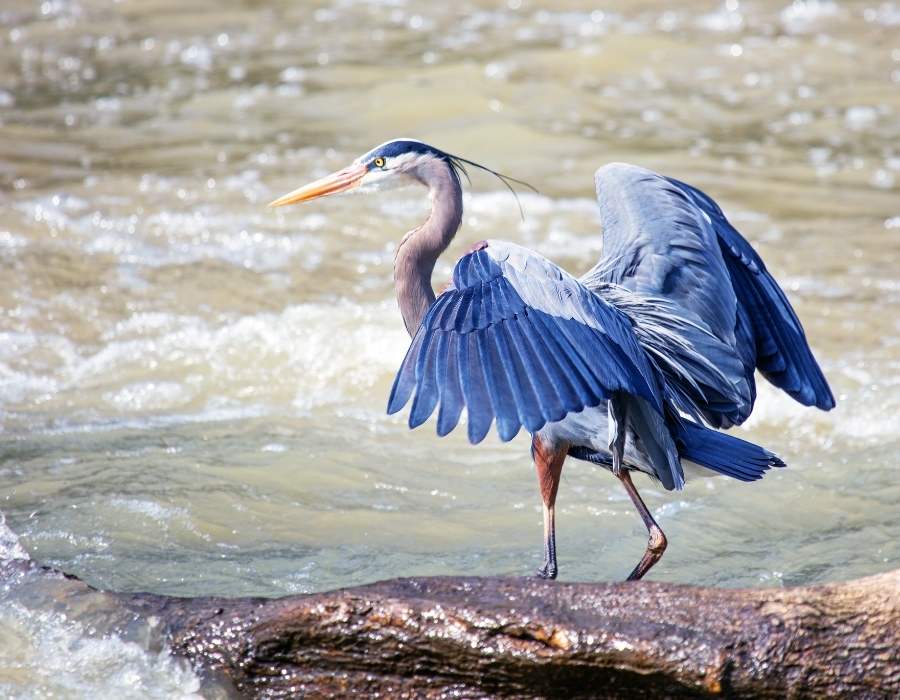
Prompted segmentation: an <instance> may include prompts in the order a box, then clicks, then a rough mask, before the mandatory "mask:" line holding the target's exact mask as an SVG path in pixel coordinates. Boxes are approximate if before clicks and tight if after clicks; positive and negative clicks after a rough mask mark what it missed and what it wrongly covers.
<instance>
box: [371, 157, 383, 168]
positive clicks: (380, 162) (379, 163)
mask: <svg viewBox="0 0 900 700" xmlns="http://www.w3.org/2000/svg"><path fill="white" fill-rule="evenodd" d="M372 162H373V163H374V164H375V167H376V168H383V167H384V158H382V157H381V156H378V158H376V159H375V160H373V161H372Z"/></svg>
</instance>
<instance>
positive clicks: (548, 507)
mask: <svg viewBox="0 0 900 700" xmlns="http://www.w3.org/2000/svg"><path fill="white" fill-rule="evenodd" d="M568 449H569V446H568V445H565V444H557V445H551V444H548V443H545V442H543V441H542V440H541V439H540V438H539V437H537V436H536V437H535V438H534V439H533V440H532V442H531V453H532V455H533V456H534V467H535V469H536V470H537V477H538V486H539V487H540V490H541V500H542V501H543V503H544V565H543V566H542V567H541V568H540V569H538V571H537V575H538V576H539V577H540V578H556V573H557V566H556V517H555V514H554V508H555V505H556V492H557V490H558V489H559V478H560V476H561V475H562V467H563V462H564V461H565V460H566V453H567V452H568Z"/></svg>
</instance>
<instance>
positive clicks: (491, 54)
mask: <svg viewBox="0 0 900 700" xmlns="http://www.w3.org/2000/svg"><path fill="white" fill-rule="evenodd" d="M672 8H674V5H672V4H671V3H664V2H651V1H649V0H641V1H639V2H633V1H626V0H616V1H611V2H605V3H597V4H593V5H592V4H586V3H580V2H558V3H552V4H551V3H547V4H546V5H545V6H541V5H539V4H538V3H535V2H528V1H527V0H521V2H520V1H519V0H509V2H506V3H503V2H487V1H481V0H460V2H455V3H450V4H449V5H448V7H446V8H444V9H439V8H438V7H437V4H436V3H434V4H433V3H413V2H404V1H403V0H391V1H387V0H386V1H385V2H355V1H353V0H329V1H328V2H310V3H295V2H289V1H287V0H283V1H280V2H279V1H273V2H267V3H260V2H252V1H250V0H246V1H245V2H239V1H237V0H216V1H215V2H213V1H212V0H198V1H195V2H190V3H185V2H183V1H176V0H141V1H140V2H136V1H132V0H123V1H121V2H112V1H104V0H80V1H76V0H46V1H44V2H39V1H34V0H5V1H4V3H3V5H2V7H0V261H2V269H3V284H2V287H0V308H2V316H0V450H2V459H0V473H2V479H0V510H2V511H3V513H4V514H5V516H6V520H7V524H8V526H9V531H7V530H4V533H3V537H4V541H5V542H6V545H5V547H6V552H7V553H18V554H19V555H24V553H25V552H27V553H28V554H29V555H30V556H31V557H32V558H34V559H36V560H38V561H40V562H42V563H47V564H51V565H53V566H56V567H59V568H61V569H64V570H66V571H69V572H72V573H75V574H77V575H78V576H80V577H82V578H84V579H85V580H86V581H88V582H90V583H91V584H93V585H95V586H98V587H102V588H111V589H116V590H147V591H153V592H158V593H171V594H178V595H196V594H216V595H248V594H261V595H272V596H275V595H283V594H289V593H299V592H306V591H313V590H321V589H326V588H332V587H335V586H345V585H352V584H358V583H363V582H367V581H373V580H377V579H381V578H386V577H390V576H397V575H433V574H464V573H465V574H481V575H487V574H513V575H518V574H528V573H530V572H531V571H533V570H534V569H536V568H537V566H538V565H539V563H540V559H541V525H540V522H541V516H540V501H539V498H538V494H537V489H536V484H535V479H534V475H533V470H532V466H531V463H530V459H529V455H528V441H527V438H525V437H521V436H520V437H519V438H517V439H516V440H514V441H513V442H512V443H510V444H501V443H500V442H499V440H497V438H496V437H495V436H493V435H492V436H491V437H490V438H488V439H487V440H486V441H485V442H484V443H483V444H481V445H479V446H477V447H471V446H469V445H468V444H467V443H466V441H465V438H464V431H459V432H460V434H459V435H457V434H453V435H451V436H450V437H448V438H444V439H438V438H437V437H435V435H434V428H433V424H428V425H427V426H425V427H422V428H420V429H418V430H416V431H414V432H409V431H408V429H407V428H406V426H405V423H404V416H403V415H400V416H394V417H387V416H386V415H385V414H384V406H385V403H386V397H387V393H388V391H389V387H390V383H391V381H392V378H393V372H394V371H395V369H396V368H397V367H398V365H399V362H400V360H401V358H402V357H403V354H404V351H405V349H406V346H407V344H408V337H407V335H406V334H405V331H404V329H403V324H402V321H401V320H400V317H399V314H398V311H397V308H396V303H395V301H394V299H393V288H392V282H391V272H392V269H391V266H392V259H393V253H394V250H395V249H396V245H397V242H398V241H399V239H400V237H401V236H402V234H403V233H404V232H405V231H407V230H409V229H410V228H412V227H413V226H415V225H417V224H418V223H419V222H420V221H421V219H422V218H423V217H424V216H425V212H426V211H427V202H426V197H425V193H424V192H423V191H420V190H418V189H415V188H410V189H401V190H397V191H392V192H389V193H383V194H379V195H372V196H352V197H344V198H333V199H328V200H322V201H320V202H316V203H313V204H308V205H304V206H302V207H294V208H288V209H284V210H277V211H274V210H270V209H267V208H266V207H265V203H266V202H268V201H269V200H270V199H272V198H274V197H275V196H277V195H279V194H281V193H283V192H285V191H287V190H289V189H293V188H294V187H297V186H298V185H300V184H303V183H304V182H306V181H308V180H310V179H312V178H315V177H318V176H321V175H323V174H325V173H326V172H329V171H331V170H333V169H336V168H338V167H341V166H343V165H345V164H346V163H348V162H349V161H350V160H351V159H352V158H354V157H355V156H356V155H358V154H359V153H362V152H364V151H365V150H368V149H369V148H370V147H371V146H373V145H375V144H377V143H380V142H382V141H384V140H386V139H389V138H392V137H397V136H412V137H417V138H421V139H423V140H426V141H429V142H432V143H434V144H435V145H437V146H439V147H442V148H445V149H447V150H449V151H451V152H454V153H458V154H460V155H463V156H466V157H469V158H472V159H476V160H479V161H482V162H484V163H486V164H488V165H490V166H491V167H494V168H496V169H499V170H501V171H503V172H506V173H509V174H510V175H513V176H515V177H519V178H522V179H525V180H528V181H529V182H531V183H532V184H533V185H534V186H535V187H536V188H537V189H538V190H539V191H540V194H532V193H527V192H526V193H523V194H522V195H521V202H522V206H523V208H524V211H525V219H524V221H522V220H520V218H519V212H518V209H517V207H516V203H515V201H514V200H513V199H512V197H511V196H510V195H509V193H508V192H506V191H505V190H503V188H502V186H501V185H500V184H499V183H498V182H497V181H495V180H493V179H491V178H489V177H487V176H482V175H475V176H473V184H472V186H471V188H469V192H468V193H467V195H466V199H465V205H466V215H465V219H464V228H463V230H462V231H461V233H460V234H459V236H458V238H457V241H456V242H455V243H454V245H453V246H452V248H451V250H450V251H449V253H448V254H447V256H446V257H445V259H444V260H443V261H442V262H441V263H440V265H439V267H438V270H437V272H436V282H438V281H440V280H443V279H445V278H446V277H447V276H448V274H449V271H450V267H451V264H452V261H453V260H454V259H455V257H456V256H457V255H459V254H460V253H461V252H462V251H463V250H465V249H466V248H467V247H468V246H469V245H470V244H471V243H472V242H473V241H476V240H479V239H483V238H488V237H493V238H505V239H509V240H512V241H516V242H519V243H523V244H525V245H528V246H530V247H533V248H535V249H537V250H538V251H540V252H542V253H544V254H545V255H547V256H548V257H551V258H553V259H554V260H556V261H557V262H559V263H561V264H563V265H564V266H565V267H567V268H568V269H569V270H571V271H573V272H575V273H580V272H582V271H584V270H586V269H587V268H588V267H590V266H591V265H592V264H593V262H594V260H595V259H596V257H597V255H598V253H599V251H600V248H601V235H600V228H599V223H598V220H597V214H596V211H595V205H594V202H593V199H592V195H593V192H592V173H593V170H594V169H595V168H597V167H598V166H599V165H601V164H603V163H606V162H609V161H614V160H618V161H627V162H633V163H638V164H641V165H645V166H648V167H651V168H653V169H656V170H659V171H662V172H665V173H667V174H670V175H674V176H676V177H678V178H680V179H683V180H686V181H688V182H690V183H693V184H695V185H697V186H700V187H701V188H703V189H705V190H707V191H708V192H709V193H710V194H712V195H713V196H714V197H716V198H717V199H718V200H719V202H720V203H721V204H722V205H723V207H724V208H725V209H726V211H727V212H728V214H729V215H730V217H731V218H732V221H733V222H735V223H736V225H737V226H738V227H739V228H740V229H741V230H742V231H743V232H744V233H745V234H746V235H747V237H748V238H749V239H750V240H751V241H752V242H753V243H754V245H755V246H756V247H757V249H758V250H759V251H760V252H761V254H762V255H763V257H764V258H765V260H766V261H767V263H768V265H769V267H770V268H771V270H772V271H773V272H774V274H775V275H776V277H777V278H778V279H779V280H780V281H781V282H782V284H783V286H784V287H785V289H786V290H787V292H788V295H789V296H790V298H791V300H792V301H793V303H794V305H795V308H796V309H797V311H798V313H799V315H800V317H801V319H802V320H803V322H804V324H805V327H806V330H807V332H808V335H809V338H810V342H811V344H812V346H813V348H814V349H815V351H816V354H817V356H818V358H819V359H820V361H821V364H822V367H823V369H824V370H825V373H826V375H827V376H828V378H829V379H830V382H831V385H832V387H833V389H834V393H835V395H836V397H837V399H838V408H837V409H836V410H834V411H832V412H830V413H828V414H825V413H821V412H818V411H815V410H813V409H804V408H802V407H801V406H799V405H797V404H794V403H792V402H791V401H790V400H789V399H788V398H787V397H785V396H783V395H780V394H778V393H776V392H775V391H773V390H772V389H771V388H770V387H768V386H763V387H762V388H761V392H760V399H759V403H758V405H757V408H756V412H755V414H754V416H753V417H752V418H751V420H750V421H749V423H748V424H747V425H746V426H745V427H744V428H742V429H740V434H741V435H742V436H744V437H747V438H749V439H752V440H755V441H758V442H760V443H762V444H764V445H766V446H768V447H769V448H771V449H772V450H774V451H776V452H777V453H779V454H780V455H781V456H782V457H783V458H784V459H785V461H787V462H788V464H789V465H790V466H789V468H788V469H785V470H779V471H778V472H777V473H770V475H769V476H767V477H766V479H765V480H763V481H762V482H759V483H756V484H753V485H746V484H741V483H738V482H736V481H729V480H725V479H707V480H700V481H694V482H691V483H689V484H688V487H687V489H686V490H685V491H683V492H681V493H666V492H664V491H662V490H661V489H659V488H657V487H654V486H653V485H651V484H650V483H649V482H646V481H638V487H639V488H641V489H642V492H643V494H644V495H645V498H646V500H647V501H648V504H649V505H650V506H651V508H652V509H653V511H654V512H655V514H656V516H657V518H658V519H659V521H660V523H661V525H662V527H663V529H664V530H665V531H666V532H667V534H668V535H669V541H670V546H669V550H668V551H667V553H666V556H665V557H664V558H663V560H662V561H661V563H660V564H658V565H657V567H656V568H655V569H654V570H653V572H652V575H651V577H652V578H654V579H657V580H664V581H677V582H692V583H700V584H713V585H720V586H781V585H794V584H806V583H817V582H823V581H834V580H840V579H846V578H851V577H856V576H861V575H865V574H871V573H875V572H878V571H883V570H887V569H890V568H893V567H896V566H897V560H898V557H900V545H898V542H900V525H898V522H900V519H898V517H897V516H898V502H900V488H898V486H897V484H898V480H897V477H896V465H897V461H898V457H900V437H898V436H900V340H898V338H900V41H898V36H900V4H897V3H896V2H879V1H878V0H872V1H871V2H868V1H863V2H845V3H840V2H830V1H828V0H819V1H816V0H808V1H807V2H800V1H797V2H793V3H790V2H786V0H776V1H770V0H758V1H756V2H743V1H741V2H738V0H727V1H726V2H724V3H717V2H699V1H692V2H682V3H679V4H678V6H677V9H672ZM559 498H560V501H559V509H560V511H559V513H558V528H559V530H558V540H559V541H558V545H559V550H560V570H561V578H562V579H563V580H608V579H619V578H622V577H623V576H624V575H625V574H626V573H627V572H628V571H629V570H630V569H631V566H632V565H633V564H634V563H635V561H636V560H637V558H638V557H639V555H640V553H641V552H642V550H643V546H644V542H645V532H644V530H643V527H642V525H641V523H640V521H639V519H638V518H637V516H636V514H635V513H634V511H633V509H632V507H631V505H630V502H629V501H628V499H627V496H626V495H625V494H624V493H623V492H622V490H621V488H620V486H619V485H618V483H617V482H616V481H615V480H614V479H612V478H611V477H610V476H609V475H608V474H607V473H605V472H601V471H598V470H596V469H594V468H592V467H590V466H588V465H586V464H584V463H577V462H572V463H570V464H569V465H568V466H567V468H566V470H565V471H564V474H563V483H562V486H561V489H560V497H559ZM12 533H16V534H17V535H18V539H16V537H15V536H14V535H13V534H12ZM30 585H32V584H30V583H29V581H28V580H19V581H16V582H12V583H7V585H6V586H5V588H4V589H2V591H0V693H2V694H4V695H12V696H22V697H50V696H51V695H52V696H53V697H112V696H115V697H151V696H156V697H182V696H188V695H191V694H194V693H204V692H207V691H209V692H212V691H211V690H209V688H207V687H206V686H204V685H202V684H201V681H200V680H199V679H197V678H196V677H195V676H194V675H193V673H192V672H191V671H190V670H189V669H187V668H185V667H183V666H182V665H180V664H179V663H178V662H177V661H175V660H174V659H172V658H171V657H170V656H168V655H167V653H166V652H165V651H164V650H163V651H162V652H160V651H158V650H155V651H154V650H152V649H151V647H148V646H146V645H145V646H141V644H140V643H139V642H136V641H134V640H130V639H126V638H124V637H122V636H117V635H115V634H110V633H108V631H107V632H106V633H102V632H101V631H98V629H99V628H98V627H97V626H96V625H95V624H94V621H93V618H92V617H91V614H89V613H84V614H76V613H75V612H74V611H71V610H70V611H68V613H67V611H66V609H65V600H64V598H63V600H62V602H60V601H59V600H57V601H56V602H55V604H52V605H51V604H50V603H48V602H47V599H46V598H45V597H43V596H41V595H36V594H34V592H33V591H32V589H31V588H29V586H30ZM48 658H54V659H56V662H54V663H52V664H51V663H48V662H47V661H46V660H47V659H48ZM205 689H206V690H205Z"/></svg>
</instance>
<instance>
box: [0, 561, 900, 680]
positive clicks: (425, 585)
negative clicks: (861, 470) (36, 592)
mask: <svg viewBox="0 0 900 700" xmlns="http://www.w3.org/2000/svg"><path fill="white" fill-rule="evenodd" d="M21 567H31V568H36V567H35V565H34V564H31V563H30V562H21V561H20V562H6V563H4V564H3V565H2V566H0V576H10V575H13V574H14V573H15V572H16V571H17V570H20V569H21ZM43 571H44V572H45V574H46V575H47V576H59V574H58V572H52V571H51V570H43ZM72 585H75V584H74V581H73V579H72V578H71V577H69V578H68V579H67V586H68V587H70V588H71V586H72ZM78 585H80V586H83V587H84V588H85V589H88V588H89V587H88V586H87V585H86V584H84V583H80V582H79V583H78ZM108 595H115V597H116V598H117V600H118V602H119V604H120V605H121V606H122V607H123V608H125V609H127V610H129V611H131V612H132V613H133V614H136V615H137V616H138V617H141V618H151V617H155V618H157V619H159V620H161V621H162V623H163V627H164V629H165V635H166V637H167V639H168V642H169V644H170V645H171V647H172V648H173V650H174V651H175V652H176V653H177V654H181V655H183V656H185V657H187V658H188V659H190V660H191V661H192V663H193V664H194V665H195V667H196V668H197V669H198V670H200V671H205V672H208V673H212V674H216V675H220V676H223V677H225V678H227V679H229V681H230V682H231V683H233V685H234V687H235V688H237V689H238V690H239V691H240V692H241V693H243V694H245V695H247V696H249V697H266V698H280V697H296V696H305V697H347V696H348V695H350V694H351V693H352V694H361V696H362V697H378V696H380V697H390V698H399V697H410V698H413V697H415V698H419V697H426V698H445V697H466V698H482V697H484V698H487V697H510V698H537V697H559V698H563V697H565V698H588V697H614V698H615V697H714V696H723V697H736V698H737V697H764V698H768V697H771V698H776V697H777V698H782V697H797V698H801V697H810V698H812V697H854V698H888V697H898V696H900V655H898V649H900V570H898V571H894V572H890V573H885V574H880V575H878V576H872V577H869V578H864V579H860V580H857V581H851V582H848V583H841V584H834V585H825V586H812V587H804V588H789V589H767V590H732V589H716V588H704V587H695V586H681V585H674V584H665V583H655V582H636V583H596V584H584V583H580V584H579V583H558V582H557V583H554V582H548V581H540V580H534V579H511V578H412V579H396V580H391V581H384V582H380V583H374V584H371V585H367V586H360V587H356V588H348V589H343V590H337V591H329V592H326V593H317V594H313V595H305V596H290V597H286V598H281V599H263V598H236V599H227V598H174V597H168V596H158V595H151V594H140V593H138V594H108Z"/></svg>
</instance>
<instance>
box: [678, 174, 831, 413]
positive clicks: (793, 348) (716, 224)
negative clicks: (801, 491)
mask: <svg viewBox="0 0 900 700" xmlns="http://www.w3.org/2000/svg"><path fill="white" fill-rule="evenodd" d="M669 182H671V183H672V184H674V185H675V186H677V187H678V188H680V189H681V190H683V191H684V192H685V193H686V194H687V195H688V197H689V198H690V199H691V201H692V202H693V203H694V204H695V205H696V206H697V207H699V208H700V209H701V210H702V211H703V212H704V213H705V214H706V215H707V216H708V217H709V219H710V222H711V225H712V227H713V229H714V230H715V232H716V237H717V239H718V244H719V248H720V249H721V251H722V255H723V257H724V259H725V265H726V267H727V268H728V273H729V276H730V278H731V284H732V288H733V289H734V294H735V296H736V297H737V301H738V316H737V323H736V327H735V336H736V338H737V340H738V342H739V343H745V344H746V345H748V346H749V347H754V348H755V350H756V353H755V365H756V367H758V368H759V371H760V372H762V375H763V376H764V377H765V378H766V379H768V380H769V381H770V382H772V384H774V385H775V386H777V387H778V388H779V389H783V390H784V391H786V392H787V393H788V394H789V395H790V396H791V397H793V398H794V399H795V400H797V401H799V402H800V403H802V404H803V405H804V406H816V407H817V408H821V409H822V410H824V411H827V410H829V409H832V408H834V405H835V404H834V395H833V394H832V393H831V388H830V387H829V386H828V381H827V380H826V379H825V375H824V374H822V370H821V368H820V367H819V363H818V362H816V358H815V357H814V356H813V354H812V350H811V349H810V347H809V343H808V342H807V340H806V334H805V333H804V331H803V326H802V325H801V324H800V319H799V318H797V314H796V313H795V312H794V309H793V307H792V306H791V303H790V302H789V301H788V299H787V297H786V296H785V294H784V291H783V290H782V289H781V287H780V286H778V283H777V282H776V281H775V278H773V277H772V275H771V274H769V271H768V270H767V269H766V265H765V263H764V262H763V260H762V258H761V257H759V255H758V254H757V252H756V251H755V250H753V248H752V246H751V245H750V244H749V243H748V242H747V240H746V239H745V238H744V237H743V236H742V235H741V234H740V233H738V232H737V230H736V229H735V228H734V226H732V225H731V223H730V222H729V221H728V219H727V218H725V214H723V213H722V210H721V209H720V208H719V205H718V204H716V203H715V202H714V201H713V200H712V198H710V197H709V196H707V195H706V194H704V193H703V192H701V191H700V190H698V189H696V188H694V187H691V186H690V185H687V184H685V183H683V182H679V181H678V180H673V179H671V178H669Z"/></svg>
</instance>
